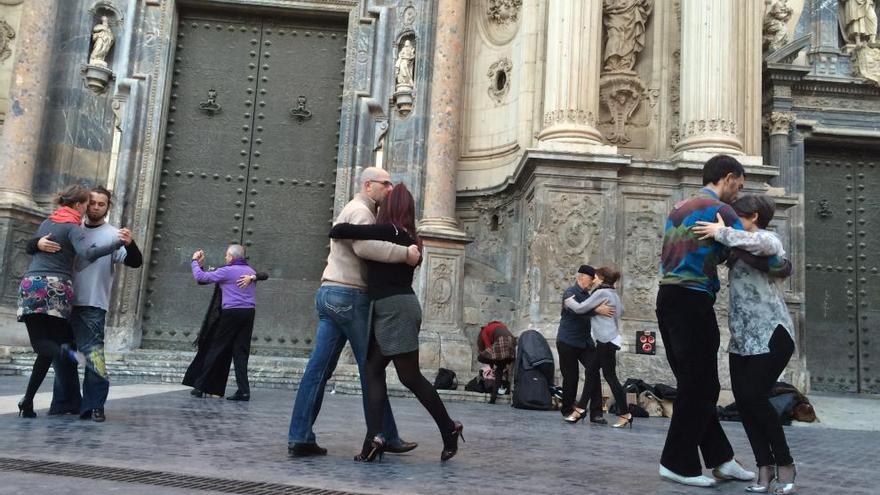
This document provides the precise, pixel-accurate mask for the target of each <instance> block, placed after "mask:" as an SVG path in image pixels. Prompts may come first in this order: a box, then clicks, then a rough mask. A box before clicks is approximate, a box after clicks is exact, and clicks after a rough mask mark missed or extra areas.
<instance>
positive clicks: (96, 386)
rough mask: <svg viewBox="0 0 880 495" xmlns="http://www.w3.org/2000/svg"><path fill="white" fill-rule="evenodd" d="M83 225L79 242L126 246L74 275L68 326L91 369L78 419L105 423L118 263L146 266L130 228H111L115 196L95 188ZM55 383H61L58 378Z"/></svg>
mask: <svg viewBox="0 0 880 495" xmlns="http://www.w3.org/2000/svg"><path fill="white" fill-rule="evenodd" d="M89 196H90V197H89V207H88V210H86V217H85V223H84V225H83V227H84V228H83V229H82V233H81V234H80V237H79V239H77V241H78V243H80V244H82V245H86V246H95V245H97V246H100V245H103V244H107V243H108V242H112V241H113V240H114V239H121V240H122V242H123V246H122V247H120V248H119V249H117V250H116V251H114V252H113V253H111V254H108V255H106V256H102V257H100V258H97V259H95V260H93V261H89V260H88V259H85V258H82V257H79V258H77V260H76V265H75V267H74V268H75V269H74V272H73V312H72V313H71V315H70V326H71V328H72V329H73V334H74V336H75V337H76V346H77V348H78V349H79V351H80V352H82V353H83V354H84V355H85V357H86V362H87V366H86V369H85V375H84V378H83V387H82V388H83V390H82V403H81V405H80V410H79V414H80V418H82V419H91V420H92V421H97V422H99V423H100V422H102V421H104V420H105V419H106V418H105V415H104V403H105V402H106V401H107V394H108V393H109V391H110V381H109V379H108V377H107V370H106V367H105V365H104V323H105V320H106V316H107V308H108V307H109V305H110V292H111V287H112V284H113V273H114V271H115V264H117V263H123V264H124V265H125V266H128V267H131V268H138V267H140V266H141V264H143V256H142V255H141V252H140V250H139V249H138V247H137V244H135V242H134V240H133V239H132V237H131V231H129V230H128V229H125V228H123V229H118V228H116V227H114V226H112V225H110V224H109V223H107V221H106V218H107V212H108V210H109V209H110V205H111V198H112V194H111V193H110V191H108V190H107V189H105V188H103V187H101V186H97V187H94V188H92V191H91V194H90V195H89ZM36 247H37V248H38V249H40V250H41V251H45V252H50V253H51V252H55V251H57V250H58V249H59V248H60V246H58V244H57V243H55V242H53V241H52V240H51V239H50V238H49V237H48V236H46V237H43V238H40V239H39V240H37V242H36ZM56 380H57V379H56Z"/></svg>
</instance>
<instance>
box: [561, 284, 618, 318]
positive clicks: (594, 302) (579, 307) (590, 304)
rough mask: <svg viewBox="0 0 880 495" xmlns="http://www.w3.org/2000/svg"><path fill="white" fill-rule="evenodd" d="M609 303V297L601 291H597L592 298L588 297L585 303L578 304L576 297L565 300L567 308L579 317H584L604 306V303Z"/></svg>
mask: <svg viewBox="0 0 880 495" xmlns="http://www.w3.org/2000/svg"><path fill="white" fill-rule="evenodd" d="M607 301H608V296H607V295H605V294H602V291H601V290H597V291H596V292H595V293H594V294H593V295H592V296H590V297H588V298H587V299H585V300H584V301H583V302H576V301H575V300H574V296H572V297H569V298H568V299H566V300H565V307H566V308H568V309H570V310H572V311H574V312H575V313H577V314H579V315H582V314H584V313H589V312H590V311H592V310H594V309H596V308H598V307H599V306H601V305H602V303H603V302H607Z"/></svg>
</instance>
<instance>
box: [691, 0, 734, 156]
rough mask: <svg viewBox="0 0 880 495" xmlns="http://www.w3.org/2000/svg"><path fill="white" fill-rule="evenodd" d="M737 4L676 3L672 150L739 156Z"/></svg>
mask: <svg viewBox="0 0 880 495" xmlns="http://www.w3.org/2000/svg"><path fill="white" fill-rule="evenodd" d="M737 6H738V2H730V1H721V2H714V1H713V2H707V1H705V0H682V2H681V16H682V19H681V31H682V32H681V113H680V115H681V117H680V118H681V120H680V122H681V124H680V129H679V135H680V141H679V142H678V144H677V145H676V147H675V150H676V151H677V152H700V153H708V154H715V153H728V154H737V155H738V154H742V152H743V144H742V141H741V140H740V137H739V133H740V130H741V128H742V127H741V126H742V125H743V122H737V115H738V113H739V112H738V111H737V110H738V106H737V105H738V101H737V100H738V93H737V89H738V88H737V87H736V86H737V84H736V81H737V77H736V74H737V72H738V70H739V69H738V68H737V60H738V57H737V49H738V47H739V41H738V40H737V34H736V30H735V28H736V19H737V12H736V9H737V8H738V7H737Z"/></svg>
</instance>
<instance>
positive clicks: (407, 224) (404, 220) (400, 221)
mask: <svg viewBox="0 0 880 495" xmlns="http://www.w3.org/2000/svg"><path fill="white" fill-rule="evenodd" d="M376 223H377V224H378V223H391V224H394V225H395V226H396V227H398V228H402V229H403V230H405V231H406V232H407V233H408V234H409V235H410V237H412V238H413V240H414V241H415V242H416V244H418V245H419V249H422V240H421V239H419V236H418V234H416V202H415V200H414V199H413V196H412V194H410V192H409V189H407V188H406V186H405V185H404V184H400V185H397V186H394V189H392V190H391V192H390V193H388V196H387V197H386V198H385V200H384V201H382V206H381V207H380V208H379V215H378V216H377V218H376Z"/></svg>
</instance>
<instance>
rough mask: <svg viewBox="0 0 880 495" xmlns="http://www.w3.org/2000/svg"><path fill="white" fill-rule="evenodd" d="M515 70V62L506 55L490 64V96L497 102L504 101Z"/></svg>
mask: <svg viewBox="0 0 880 495" xmlns="http://www.w3.org/2000/svg"><path fill="white" fill-rule="evenodd" d="M512 71H513V62H511V61H510V59H509V58H507V57H504V58H502V59H501V60H498V61H497V62H495V63H494V64H492V65H490V66H489V70H488V72H487V73H486V75H487V76H488V77H489V97H490V98H492V99H493V100H495V103H501V102H503V101H504V97H505V96H506V95H507V93H508V92H509V91H510V75H511V72H512Z"/></svg>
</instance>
